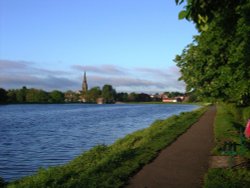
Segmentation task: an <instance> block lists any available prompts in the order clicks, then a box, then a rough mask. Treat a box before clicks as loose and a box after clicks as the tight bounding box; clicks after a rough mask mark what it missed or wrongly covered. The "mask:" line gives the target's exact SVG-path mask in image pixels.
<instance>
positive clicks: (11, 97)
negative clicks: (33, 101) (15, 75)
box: [7, 89, 17, 103]
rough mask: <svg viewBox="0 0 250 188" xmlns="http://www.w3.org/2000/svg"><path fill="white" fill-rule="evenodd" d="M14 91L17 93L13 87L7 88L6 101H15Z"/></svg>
mask: <svg viewBox="0 0 250 188" xmlns="http://www.w3.org/2000/svg"><path fill="white" fill-rule="evenodd" d="M16 93H17V90H14V89H10V90H8V93H7V96H8V103H16V102H17V98H16Z"/></svg>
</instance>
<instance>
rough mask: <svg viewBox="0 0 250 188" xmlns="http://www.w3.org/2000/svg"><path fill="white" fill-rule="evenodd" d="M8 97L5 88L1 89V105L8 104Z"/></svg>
mask: <svg viewBox="0 0 250 188" xmlns="http://www.w3.org/2000/svg"><path fill="white" fill-rule="evenodd" d="M7 101H8V97H7V91H6V90H5V89H3V88H0V104H4V103H7Z"/></svg>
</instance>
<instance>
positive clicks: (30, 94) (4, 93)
mask: <svg viewBox="0 0 250 188" xmlns="http://www.w3.org/2000/svg"><path fill="white" fill-rule="evenodd" d="M64 99H65V98H64V93H63V92H61V91H58V90H54V91H51V92H47V91H44V90H41V89H35V88H30V89H28V88H27V87H22V88H21V89H10V90H5V89H3V88H0V103H1V104H4V103H63V102H64Z"/></svg>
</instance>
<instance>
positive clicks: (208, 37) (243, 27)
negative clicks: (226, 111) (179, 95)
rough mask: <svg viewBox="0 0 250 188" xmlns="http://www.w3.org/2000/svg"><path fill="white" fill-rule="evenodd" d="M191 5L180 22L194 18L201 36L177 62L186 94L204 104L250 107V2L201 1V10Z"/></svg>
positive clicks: (177, 58) (183, 12)
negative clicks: (206, 102) (218, 102)
mask: <svg viewBox="0 0 250 188" xmlns="http://www.w3.org/2000/svg"><path fill="white" fill-rule="evenodd" d="M188 2H189V3H190V4H189V5H188V6H189V7H187V6H186V10H183V11H181V12H180V13H179V19H183V18H191V19H192V20H193V21H194V22H195V23H196V24H197V26H198V28H199V30H200V31H201V33H200V35H199V36H196V37H195V41H194V43H192V44H190V45H189V46H188V47H187V48H185V49H184V50H183V53H182V54H181V55H180V56H177V57H176V59H175V62H176V63H177V66H179V67H180V68H181V73H182V76H181V79H182V80H184V81H185V82H186V84H187V90H188V91H194V92H195V94H196V95H197V96H198V97H199V98H201V99H205V100H212V101H220V100H222V101H228V102H235V103H238V104H241V105H249V104H250V100H248V98H250V89H249V88H250V81H249V80H250V73H249V71H248V67H249V62H250V56H249V49H250V35H249V32H250V24H249V23H250V22H249V13H248V12H250V1H244V2H243V1H242V2H241V4H240V3H239V2H237V3H236V2H229V1H226V2H224V4H218V2H217V3H214V4H213V3H212V1H211V2H210V1H209V2H205V1H199V3H200V4H202V5H203V6H202V7H199V6H198V4H199V3H198V1H192V0H189V1H188ZM213 2H214V1H213ZM195 3H196V4H195ZM197 3H198V4H197ZM215 5H216V6H217V7H215ZM219 5H220V6H219ZM206 7H208V8H210V11H212V10H213V12H212V13H213V15H212V16H211V15H210V14H209V12H206V11H204V10H205V8H206ZM239 7H240V8H239ZM188 10H190V15H188ZM210 13H211V12H210Z"/></svg>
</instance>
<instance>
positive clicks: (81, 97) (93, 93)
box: [0, 85, 181, 104]
mask: <svg viewBox="0 0 250 188" xmlns="http://www.w3.org/2000/svg"><path fill="white" fill-rule="evenodd" d="M164 94H165V95H168V96H169V97H174V96H177V95H180V94H181V93H179V92H165V93H164ZM161 100H162V95H160V94H158V93H156V94H154V95H151V96H150V95H148V94H146V93H135V92H132V93H126V92H116V90H115V89H114V88H113V87H112V86H111V85H104V86H103V87H102V88H100V87H93V88H91V89H90V90H88V91H87V92H86V93H82V92H81V91H78V92H74V91H71V90H68V91H66V92H62V91H58V90H53V91H50V92H48V91H44V90H42V89H35V88H27V87H25V86H24V87H22V88H21V89H9V90H5V89H4V88H0V104H23V103H65V102H66V103H77V102H87V103H98V101H101V103H115V102H152V101H161Z"/></svg>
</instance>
